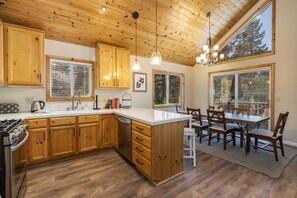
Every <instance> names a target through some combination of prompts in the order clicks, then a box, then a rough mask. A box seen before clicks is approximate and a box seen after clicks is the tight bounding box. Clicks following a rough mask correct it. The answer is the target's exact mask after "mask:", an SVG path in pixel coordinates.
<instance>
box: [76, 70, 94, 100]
mask: <svg viewBox="0 0 297 198" xmlns="http://www.w3.org/2000/svg"><path fill="white" fill-rule="evenodd" d="M73 74H74V75H73V77H74V90H75V91H74V92H75V94H79V95H80V96H81V97H88V96H91V94H90V93H91V90H90V89H91V87H90V79H89V78H90V67H89V66H85V65H76V66H75V67H74V70H73Z"/></svg>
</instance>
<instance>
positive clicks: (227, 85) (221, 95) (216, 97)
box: [213, 75, 235, 112]
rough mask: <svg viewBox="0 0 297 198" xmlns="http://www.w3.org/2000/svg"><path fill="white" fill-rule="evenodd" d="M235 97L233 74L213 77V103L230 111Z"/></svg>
mask: <svg viewBox="0 0 297 198" xmlns="http://www.w3.org/2000/svg"><path fill="white" fill-rule="evenodd" d="M234 99H235V75H225V76H214V77H213V105H214V106H216V107H223V109H224V111H225V112H231V111H232V107H233V106H234Z"/></svg>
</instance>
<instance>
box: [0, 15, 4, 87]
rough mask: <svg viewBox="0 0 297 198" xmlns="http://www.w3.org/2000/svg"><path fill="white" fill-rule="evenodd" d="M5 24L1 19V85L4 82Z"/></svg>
mask: <svg viewBox="0 0 297 198" xmlns="http://www.w3.org/2000/svg"><path fill="white" fill-rule="evenodd" d="M3 48H4V46H3V24H2V22H1V20H0V85H3V84H4V59H3V50H4V49H3Z"/></svg>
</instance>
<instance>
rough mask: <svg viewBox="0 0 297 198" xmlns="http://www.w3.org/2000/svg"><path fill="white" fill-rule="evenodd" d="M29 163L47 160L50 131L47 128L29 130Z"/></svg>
mask: <svg viewBox="0 0 297 198" xmlns="http://www.w3.org/2000/svg"><path fill="white" fill-rule="evenodd" d="M29 134H30V135H29V143H28V147H29V148H28V150H29V163H31V162H36V161H43V160H47V158H48V131H47V128H37V129H29Z"/></svg>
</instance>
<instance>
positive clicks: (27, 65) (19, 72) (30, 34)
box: [4, 24, 44, 86]
mask: <svg viewBox="0 0 297 198" xmlns="http://www.w3.org/2000/svg"><path fill="white" fill-rule="evenodd" d="M4 38H5V39H4V52H5V57H6V58H5V67H6V69H7V84H8V85H27V86H42V85H43V77H44V76H43V75H44V32H43V31H40V30H35V29H31V28H26V27H21V26H16V25H12V24H4Z"/></svg>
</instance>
